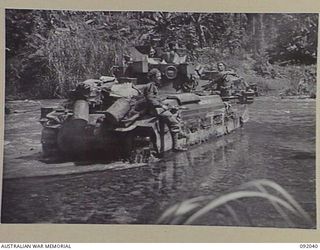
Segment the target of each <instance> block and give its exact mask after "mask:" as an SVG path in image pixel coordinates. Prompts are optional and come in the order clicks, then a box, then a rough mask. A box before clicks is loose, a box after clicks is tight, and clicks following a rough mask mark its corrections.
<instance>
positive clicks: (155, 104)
mask: <svg viewBox="0 0 320 250" xmlns="http://www.w3.org/2000/svg"><path fill="white" fill-rule="evenodd" d="M148 78H149V80H150V82H149V83H147V84H144V85H136V86H135V87H136V88H137V89H138V90H139V92H140V93H143V95H144V96H145V98H146V104H147V105H148V107H147V109H148V110H149V111H151V112H154V113H156V114H157V115H158V116H159V117H160V118H162V119H163V120H164V121H165V122H166V123H167V125H168V126H169V129H170V132H171V134H172V138H173V149H174V150H176V151H185V150H186V149H185V148H182V147H180V146H179V145H178V137H179V135H180V136H184V137H185V135H184V134H183V133H181V130H180V122H179V121H178V119H177V118H176V117H175V116H174V114H173V113H172V112H171V111H170V109H169V108H168V106H167V105H165V104H164V103H163V102H162V101H161V99H160V98H159V96H158V86H159V85H160V83H161V72H160V71H159V70H158V69H155V68H154V69H151V70H150V71H149V73H148Z"/></svg>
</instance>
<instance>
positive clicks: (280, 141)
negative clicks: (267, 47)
mask: <svg viewBox="0 0 320 250" xmlns="http://www.w3.org/2000/svg"><path fill="white" fill-rule="evenodd" d="M250 116H251V120H250V121H249V122H248V123H247V124H246V126H245V127H244V128H242V129H239V130H238V131H236V132H235V133H233V134H231V135H228V136H226V137H222V138H219V139H218V140H216V141H212V142H210V143H206V144H203V145H200V146H195V147H193V148H191V149H190V150H189V151H187V152H182V153H178V154H173V153H172V154H168V155H167V156H166V157H165V158H164V159H163V160H162V161H160V162H158V163H155V164H153V165H149V166H144V167H139V168H129V169H122V170H121V169H116V170H112V171H105V172H99V173H87V174H81V175H70V176H60V177H43V178H27V179H17V180H5V181H4V187H3V190H4V192H3V209H2V211H3V213H2V222H4V223H29V222H30V223H34V222H37V223H48V222H49V223H51V222H52V223H101V224H105V223H138V224H152V223H155V221H156V220H157V219H158V218H159V216H160V215H161V214H162V213H163V211H165V209H166V208H168V207H170V206H171V205H173V204H175V203H177V202H180V201H183V200H185V199H189V198H192V197H196V196H200V195H213V196H215V197H218V196H220V195H222V194H223V193H225V192H227V191H230V190H232V189H234V188H235V187H236V186H238V185H241V184H243V183H245V182H247V181H251V180H256V179H269V180H272V181H275V182H276V183H278V184H280V185H281V186H282V187H283V188H285V189H286V190H288V191H289V193H290V194H291V195H292V196H293V197H295V199H296V200H297V201H298V202H299V203H300V204H301V206H302V207H303V208H304V209H305V210H306V211H307V212H308V213H309V215H310V216H311V217H312V218H313V219H314V225H313V226H315V224H316V222H315V218H316V205H315V101H314V100H292V99H291V100H280V99H278V98H272V97H268V98H261V99H258V100H256V102H255V103H254V104H252V105H251V106H250ZM88 167H90V166H88ZM245 204H246V206H247V208H246V209H245V210H246V211H242V210H244V209H241V211H240V210H239V211H237V212H238V213H239V214H240V219H239V221H237V222H233V223H231V224H226V225H238V226H241V225H242V226H243V225H252V226H271V227H275V226H276V227H288V226H289V225H287V224H286V223H285V221H283V220H282V219H281V217H279V215H278V214H277V213H276V212H275V211H274V209H272V207H271V206H268V205H266V204H263V203H262V202H261V201H259V200H252V201H251V200H249V201H245ZM241 207H243V206H241ZM239 209H240V206H239ZM219 213H223V212H221V211H220V212H219ZM248 213H249V214H250V217H253V219H251V220H250V221H249V220H248V218H247V215H248ZM217 218H219V216H218V217H217V216H215V217H214V218H213V217H212V216H211V215H208V216H207V217H206V218H203V220H202V221H200V222H199V224H207V225H220V224H221V221H223V220H221V221H220V222H219V220H217ZM296 226H297V227H303V225H299V224H298V225H296Z"/></svg>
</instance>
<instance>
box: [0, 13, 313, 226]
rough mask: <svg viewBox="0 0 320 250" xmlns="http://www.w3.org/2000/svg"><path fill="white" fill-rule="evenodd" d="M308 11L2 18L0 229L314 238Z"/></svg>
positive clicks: (18, 15) (310, 25)
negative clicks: (94, 228)
mask: <svg viewBox="0 0 320 250" xmlns="http://www.w3.org/2000/svg"><path fill="white" fill-rule="evenodd" d="M317 43H318V14H315V13H229V12H164V11H75V10H50V9H46V10H40V9H12V8H11V9H9V8H8V9H6V10H5V107H4V109H5V115H4V153H3V155H4V160H3V177H2V178H3V180H2V202H1V223H2V224H35V223H37V224H141V225H197V226H223V227H226V226H228V227H261V228H301V229H316V225H317V221H316V217H317V206H316V92H317V89H316V85H317V83H316V82H317V80H316V79H317V76H316V74H317Z"/></svg>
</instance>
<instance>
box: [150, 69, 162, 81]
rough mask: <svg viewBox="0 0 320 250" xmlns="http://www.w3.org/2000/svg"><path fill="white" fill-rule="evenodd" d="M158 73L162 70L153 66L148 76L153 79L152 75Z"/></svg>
mask: <svg viewBox="0 0 320 250" xmlns="http://www.w3.org/2000/svg"><path fill="white" fill-rule="evenodd" d="M157 74H161V72H160V70H158V69H156V68H153V69H151V70H150V71H149V72H148V77H149V79H151V78H152V77H154V76H156V75H157Z"/></svg>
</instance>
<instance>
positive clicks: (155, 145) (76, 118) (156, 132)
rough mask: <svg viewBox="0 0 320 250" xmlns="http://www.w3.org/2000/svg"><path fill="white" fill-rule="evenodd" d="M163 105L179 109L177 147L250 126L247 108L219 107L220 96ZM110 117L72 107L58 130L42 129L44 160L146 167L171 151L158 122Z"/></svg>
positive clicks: (187, 97)
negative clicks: (116, 121) (123, 122)
mask: <svg viewBox="0 0 320 250" xmlns="http://www.w3.org/2000/svg"><path fill="white" fill-rule="evenodd" d="M164 103H166V104H167V105H168V106H174V107H176V108H177V107H178V109H179V112H177V113H176V114H175V115H177V116H178V119H179V120H180V121H181V130H182V131H183V133H184V134H185V136H184V137H182V138H178V141H177V143H178V144H179V146H181V147H186V148H188V147H190V146H192V145H196V144H201V143H204V142H206V141H208V140H211V139H214V138H217V137H220V136H224V135H227V134H229V133H231V132H232V131H233V130H235V129H237V128H239V127H241V126H242V125H243V123H244V122H246V121H247V120H248V112H247V104H241V103H238V102H237V101H236V100H234V101H233V103H232V100H230V101H228V102H223V101H222V99H221V98H220V96H218V95H211V96H196V95H194V94H174V95H170V96H167V97H166V99H165V100H164ZM54 112H55V111H53V113H54ZM109 113H110V112H108V111H107V112H104V113H103V112H102V113H101V112H100V113H99V112H98V113H97V112H92V111H89V109H88V106H87V105H86V104H85V103H84V101H83V100H81V101H79V102H76V103H75V108H74V112H73V113H71V114H69V117H67V118H65V120H64V121H62V122H60V124H58V125H52V124H48V123H45V124H43V126H44V129H43V133H42V144H43V155H44V156H45V157H51V156H53V157H54V156H63V157H71V158H75V159H81V158H94V159H100V158H103V159H106V160H110V161H112V160H127V161H130V162H141V161H144V162H148V161H150V159H153V158H159V157H161V156H163V154H164V153H165V152H168V151H170V150H172V149H173V137H172V134H171V131H170V129H169V128H168V124H167V123H166V121H164V120H162V119H161V118H159V117H157V116H150V115H149V116H143V117H140V118H139V119H137V120H136V121H134V122H133V123H132V124H131V125H129V126H121V124H117V125H115V124H110V123H109V121H110V119H109V118H108V117H109V115H107V116H106V114H109ZM47 116H49V117H51V116H53V115H52V113H51V114H49V115H47ZM106 117H107V118H108V119H104V118H106ZM119 119H120V118H119Z"/></svg>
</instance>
